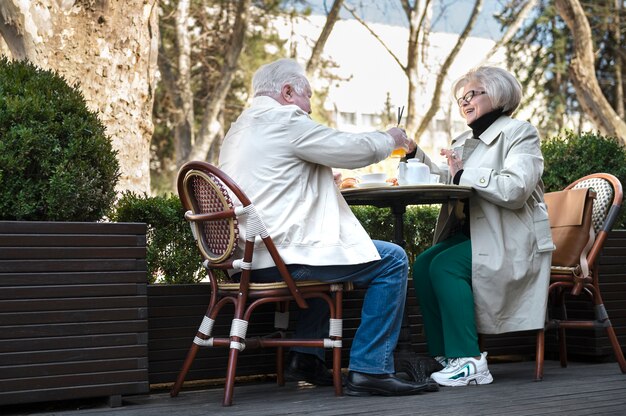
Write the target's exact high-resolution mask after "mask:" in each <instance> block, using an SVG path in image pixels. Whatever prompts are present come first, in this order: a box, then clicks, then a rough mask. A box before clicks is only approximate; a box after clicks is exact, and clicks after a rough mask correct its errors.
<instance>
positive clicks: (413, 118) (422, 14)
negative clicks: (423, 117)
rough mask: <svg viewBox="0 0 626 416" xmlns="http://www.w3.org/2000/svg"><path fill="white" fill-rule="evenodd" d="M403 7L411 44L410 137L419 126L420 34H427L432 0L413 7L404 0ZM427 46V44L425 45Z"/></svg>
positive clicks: (407, 130) (409, 51)
mask: <svg viewBox="0 0 626 416" xmlns="http://www.w3.org/2000/svg"><path fill="white" fill-rule="evenodd" d="M402 7H403V8H404V11H405V13H406V16H407V18H408V20H409V44H408V47H407V64H406V68H405V73H406V76H407V79H408V81H409V90H408V95H407V112H406V120H407V121H406V126H405V127H406V132H407V135H408V136H409V137H414V138H416V139H418V140H419V138H417V137H416V136H415V130H416V128H417V114H418V111H417V97H418V93H419V89H418V85H419V73H418V68H419V66H418V63H419V52H420V35H421V36H422V37H424V36H425V35H426V34H425V33H423V32H422V29H423V23H424V21H425V19H426V17H427V15H428V12H429V10H430V1H429V0H426V1H425V2H424V3H422V2H421V1H419V0H418V1H416V2H415V5H414V6H413V7H411V5H410V4H409V2H408V1H407V0H403V1H402ZM423 47H425V45H423Z"/></svg>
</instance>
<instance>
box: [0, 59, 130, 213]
mask: <svg viewBox="0 0 626 416" xmlns="http://www.w3.org/2000/svg"><path fill="white" fill-rule="evenodd" d="M118 178H119V163H118V161H117V158H116V152H115V151H114V150H113V149H112V146H111V141H110V139H109V138H108V137H107V136H106V134H105V128H104V125H103V124H102V123H101V122H100V120H98V117H97V115H96V113H95V112H93V111H90V110H89V109H88V108H87V104H86V102H85V99H84V97H83V95H82V93H81V92H80V91H79V90H78V88H77V87H76V86H74V87H70V86H69V85H68V84H67V83H66V81H65V80H64V79H63V78H62V77H61V76H60V75H58V74H56V73H55V72H53V71H46V70H43V69H40V68H37V67H35V66H34V65H32V64H30V63H28V62H25V61H9V60H8V59H7V58H5V57H2V58H0V219H2V220H9V221H15V220H25V221H97V220H100V219H101V218H103V217H104V215H105V214H106V213H107V212H108V211H109V210H110V209H111V206H112V204H113V201H114V200H115V196H116V192H115V185H116V184H117V181H118Z"/></svg>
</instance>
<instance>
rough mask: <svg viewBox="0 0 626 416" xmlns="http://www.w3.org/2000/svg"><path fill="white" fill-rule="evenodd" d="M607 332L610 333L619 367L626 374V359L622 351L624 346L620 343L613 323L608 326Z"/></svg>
mask: <svg viewBox="0 0 626 416" xmlns="http://www.w3.org/2000/svg"><path fill="white" fill-rule="evenodd" d="M606 333H607V334H608V336H609V340H610V341H611V345H612V346H613V352H614V354H615V358H616V359H617V363H618V364H619V368H620V370H621V371H622V373H625V374H626V360H624V353H623V352H622V347H621V346H620V345H619V340H618V339H617V336H616V335H615V330H614V329H613V325H611V326H609V327H607V328H606Z"/></svg>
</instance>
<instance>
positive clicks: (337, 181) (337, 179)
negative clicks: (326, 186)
mask: <svg viewBox="0 0 626 416" xmlns="http://www.w3.org/2000/svg"><path fill="white" fill-rule="evenodd" d="M333 179H334V180H335V185H337V186H338V187H339V186H340V185H341V172H335V171H333Z"/></svg>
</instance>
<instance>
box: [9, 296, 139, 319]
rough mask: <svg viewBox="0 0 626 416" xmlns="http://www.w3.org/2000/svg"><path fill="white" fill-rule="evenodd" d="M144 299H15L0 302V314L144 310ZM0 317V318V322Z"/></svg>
mask: <svg viewBox="0 0 626 416" xmlns="http://www.w3.org/2000/svg"><path fill="white" fill-rule="evenodd" d="M147 303H148V302H147V300H146V298H145V297H138V296H102V297H93V296H92V297H82V298H53V299H17V300H4V301H2V302H0V312H12V313H15V312H37V311H47V312H50V311H72V310H84V309H116V308H130V307H141V308H146V307H147V306H148V305H147ZM1 320H2V316H0V321H1Z"/></svg>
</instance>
